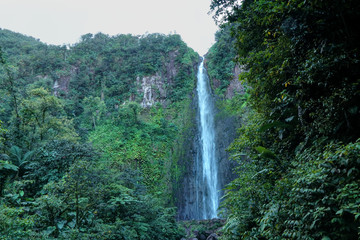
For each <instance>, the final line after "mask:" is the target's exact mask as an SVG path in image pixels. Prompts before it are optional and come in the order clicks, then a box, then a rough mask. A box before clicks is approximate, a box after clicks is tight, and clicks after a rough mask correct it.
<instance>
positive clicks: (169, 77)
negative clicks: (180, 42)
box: [136, 50, 179, 108]
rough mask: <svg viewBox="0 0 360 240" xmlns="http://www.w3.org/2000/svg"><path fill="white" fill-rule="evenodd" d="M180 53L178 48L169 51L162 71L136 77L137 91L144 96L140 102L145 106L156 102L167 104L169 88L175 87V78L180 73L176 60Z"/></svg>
mask: <svg viewBox="0 0 360 240" xmlns="http://www.w3.org/2000/svg"><path fill="white" fill-rule="evenodd" d="M178 54H179V52H178V50H176V51H171V52H169V53H168V56H167V60H166V61H165V63H164V66H163V71H162V72H157V73H156V74H154V75H151V76H145V77H137V78H136V83H137V85H138V88H137V89H138V90H137V91H138V94H139V95H140V96H142V100H141V103H140V104H141V106H142V107H143V108H147V107H151V106H153V105H154V104H155V103H160V104H162V105H163V106H165V105H166V103H167V96H168V93H169V90H170V89H171V88H172V87H173V84H174V79H175V77H176V75H177V74H178V68H179V67H178V66H177V65H176V61H175V60H176V57H177V56H178Z"/></svg>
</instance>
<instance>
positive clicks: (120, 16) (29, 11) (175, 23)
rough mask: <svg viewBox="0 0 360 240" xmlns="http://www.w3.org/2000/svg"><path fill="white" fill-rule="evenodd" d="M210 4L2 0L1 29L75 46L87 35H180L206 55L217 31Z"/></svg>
mask: <svg viewBox="0 0 360 240" xmlns="http://www.w3.org/2000/svg"><path fill="white" fill-rule="evenodd" d="M210 2H211V0H0V28H5V29H9V30H11V31H14V32H19V33H22V34H25V35H28V36H32V37H34V38H36V39H40V41H42V42H45V43H48V44H55V45H62V44H74V43H76V42H78V41H79V40H80V36H81V35H84V34H86V33H93V34H95V33H98V32H102V33H105V34H109V35H117V34H127V33H131V34H133V35H142V34H145V33H146V32H148V33H164V34H169V33H171V32H172V33H174V32H176V33H178V34H180V35H181V37H182V39H183V40H184V41H185V42H186V43H187V45H188V46H189V47H191V48H193V49H194V50H195V51H196V52H198V53H199V54H200V55H204V54H205V53H206V52H207V50H208V49H209V48H210V47H211V45H212V44H213V43H214V42H215V37H214V34H215V32H216V30H217V29H218V27H217V26H216V25H215V23H214V21H213V19H212V17H211V16H210V15H208V14H207V13H208V12H209V6H210Z"/></svg>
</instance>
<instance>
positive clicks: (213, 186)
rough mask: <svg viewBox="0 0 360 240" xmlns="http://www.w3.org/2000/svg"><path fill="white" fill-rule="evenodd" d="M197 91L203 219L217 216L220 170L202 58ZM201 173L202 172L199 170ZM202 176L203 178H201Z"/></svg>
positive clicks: (212, 113)
mask: <svg viewBox="0 0 360 240" xmlns="http://www.w3.org/2000/svg"><path fill="white" fill-rule="evenodd" d="M197 80H198V82H197V89H196V90H197V93H198V100H199V111H200V126H199V133H200V145H201V147H200V148H201V158H200V159H199V165H201V167H202V175H201V176H198V180H197V183H198V184H199V185H200V186H198V189H199V190H198V191H199V192H200V193H201V194H199V192H198V193H197V196H199V195H202V199H198V201H202V203H198V206H201V205H202V209H200V213H199V215H200V216H199V217H200V218H203V219H211V218H217V209H218V207H219V195H218V179H217V177H218V170H217V160H216V156H215V155H216V154H215V132H214V131H215V130H214V129H215V126H214V111H213V103H212V98H211V94H210V92H211V90H210V83H209V78H208V76H207V73H206V69H205V67H204V59H203V60H202V62H201V64H200V66H199V70H198V74H197ZM198 174H199V175H200V173H199V172H198ZM200 177H201V178H202V179H200Z"/></svg>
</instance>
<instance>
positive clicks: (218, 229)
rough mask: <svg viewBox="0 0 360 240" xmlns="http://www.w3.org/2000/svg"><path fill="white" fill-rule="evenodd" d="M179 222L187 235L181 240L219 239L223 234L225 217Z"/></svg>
mask: <svg viewBox="0 0 360 240" xmlns="http://www.w3.org/2000/svg"><path fill="white" fill-rule="evenodd" d="M179 224H180V226H181V227H182V228H183V229H184V230H185V236H184V237H183V238H182V239H181V240H218V239H219V238H220V236H221V235H222V227H223V226H224V225H225V219H217V218H215V219H209V220H200V221H181V222H179Z"/></svg>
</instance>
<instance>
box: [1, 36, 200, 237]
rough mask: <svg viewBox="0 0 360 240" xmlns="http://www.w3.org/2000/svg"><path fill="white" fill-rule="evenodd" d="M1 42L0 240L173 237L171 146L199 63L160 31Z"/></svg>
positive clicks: (178, 234)
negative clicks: (55, 41)
mask: <svg viewBox="0 0 360 240" xmlns="http://www.w3.org/2000/svg"><path fill="white" fill-rule="evenodd" d="M0 46H1V48H0V50H1V52H0V57H1V58H0V60H1V64H0V80H1V81H0V85H1V87H0V95H1V98H0V102H1V105H0V106H1V107H0V119H1V121H0V123H1V125H0V151H1V155H0V183H1V184H0V239H4V240H5V239H6V240H10V239H11V240H13V239H131V240H132V239H179V238H180V237H181V235H183V233H182V232H181V230H180V228H179V227H178V225H177V224H176V222H175V214H176V209H175V208H174V201H175V200H174V198H173V194H172V189H173V188H174V186H175V185H176V184H177V182H176V179H177V177H178V176H179V174H181V173H180V172H179V171H180V170H178V169H179V167H177V160H178V159H177V157H176V156H177V155H176V154H177V153H176V152H175V151H174V148H176V147H177V145H176V143H177V142H179V141H180V142H181V141H183V140H182V130H181V129H183V121H185V120H186V118H188V117H189V116H184V114H183V113H181V111H182V110H183V109H184V108H187V107H188V105H189V101H190V100H189V99H190V98H191V92H192V89H193V88H194V84H195V76H196V74H195V72H194V71H195V69H194V66H196V64H197V62H198V61H199V56H198V55H197V54H196V53H195V52H194V51H193V50H192V49H190V48H188V47H187V46H186V44H185V43H184V42H183V41H182V40H181V38H180V36H179V35H169V36H166V35H161V34H148V35H144V36H132V35H118V36H114V37H109V36H107V35H104V34H101V33H98V34H96V35H92V34H87V35H84V36H82V38H81V41H80V42H79V43H77V44H75V45H73V46H49V45H46V44H43V43H41V42H39V41H37V40H36V39H33V38H31V37H26V36H24V35H21V34H17V33H13V32H11V31H8V30H0ZM153 76H156V77H157V78H156V81H157V82H156V83H154V82H150V83H149V87H151V88H152V89H154V90H153V92H152V101H153V105H152V106H150V107H147V108H143V107H142V106H141V105H140V104H139V103H140V102H141V101H142V99H143V97H144V95H145V92H144V90H143V88H142V86H141V84H142V79H143V78H144V77H148V78H151V77H153Z"/></svg>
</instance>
